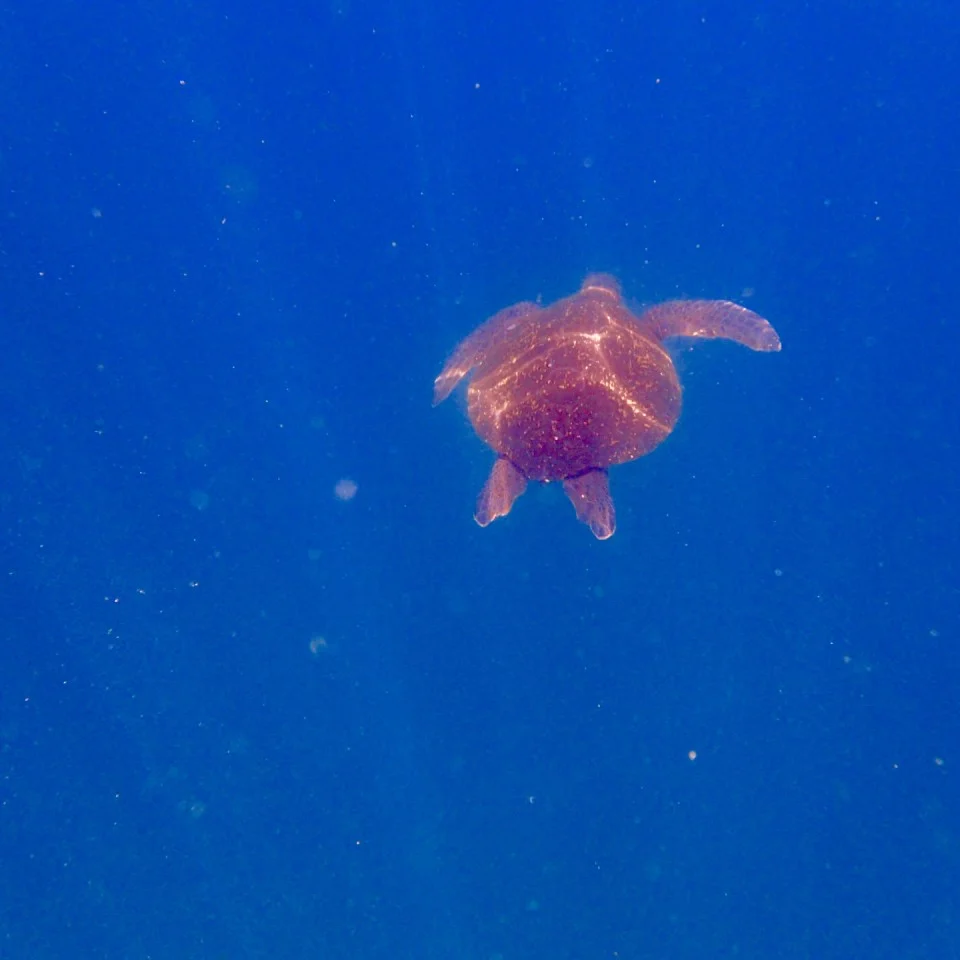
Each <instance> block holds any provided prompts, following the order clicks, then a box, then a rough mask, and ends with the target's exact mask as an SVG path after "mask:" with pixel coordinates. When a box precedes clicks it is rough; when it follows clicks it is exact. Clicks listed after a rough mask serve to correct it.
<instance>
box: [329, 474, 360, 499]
mask: <svg viewBox="0 0 960 960" xmlns="http://www.w3.org/2000/svg"><path fill="white" fill-rule="evenodd" d="M358 489H359V487H358V486H357V482H356V481H355V480H351V479H350V478H349V477H341V478H340V479H339V480H338V481H337V482H336V484H335V485H334V488H333V495H334V496H335V497H336V498H337V499H338V500H340V501H341V502H343V503H346V502H347V501H348V500H352V499H353V498H354V497H355V496H356V495H357V490H358Z"/></svg>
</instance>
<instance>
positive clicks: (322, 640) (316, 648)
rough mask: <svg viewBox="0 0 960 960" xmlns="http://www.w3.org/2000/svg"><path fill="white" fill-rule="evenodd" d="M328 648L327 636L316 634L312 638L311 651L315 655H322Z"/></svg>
mask: <svg viewBox="0 0 960 960" xmlns="http://www.w3.org/2000/svg"><path fill="white" fill-rule="evenodd" d="M326 649H327V638H326V637H321V636H316V637H311V638H310V652H311V653H312V654H313V655H314V656H315V657H318V656H320V654H321V653H323V652H324V651H325V650H326Z"/></svg>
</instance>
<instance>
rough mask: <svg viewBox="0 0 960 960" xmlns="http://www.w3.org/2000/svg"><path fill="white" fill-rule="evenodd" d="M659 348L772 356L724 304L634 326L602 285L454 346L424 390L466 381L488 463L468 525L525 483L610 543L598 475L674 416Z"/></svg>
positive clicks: (500, 320)
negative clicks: (713, 348)
mask: <svg viewBox="0 0 960 960" xmlns="http://www.w3.org/2000/svg"><path fill="white" fill-rule="evenodd" d="M670 337H699V338H706V339H716V338H722V339H726V340H735V341H736V342H737V343H742V344H743V345H744V346H747V347H750V348H751V349H752V350H764V351H772V350H779V349H780V338H779V337H778V336H777V333H776V331H775V330H774V329H773V327H772V326H771V325H770V324H769V323H768V322H767V321H766V320H764V319H763V318H762V317H760V316H758V315H757V314H755V313H753V311H751V310H748V309H747V308H746V307H741V306H739V305H738V304H735V303H730V302H729V301H727V300H670V301H668V302H666V303H661V304H657V305H656V306H653V307H650V308H649V309H647V310H645V311H644V312H643V313H641V314H640V315H639V316H637V315H636V314H634V313H633V312H632V311H631V310H629V309H628V308H627V307H626V306H625V305H624V303H623V299H622V297H621V295H620V285H619V283H618V282H617V281H616V279H614V278H613V277H611V276H609V275H607V274H592V275H591V276H589V277H587V279H586V280H585V281H584V282H583V286H581V288H580V290H579V292H578V293H575V294H573V295H572V296H569V297H565V298H564V299H562V300H558V301H557V302H556V303H553V304H550V305H549V306H546V307H543V306H539V305H538V304H535V303H530V302H523V303H517V304H514V306H512V307H507V308H506V309H505V310H501V311H500V312H499V313H497V314H495V315H494V316H492V317H491V318H490V319H489V320H487V321H486V323H484V324H482V325H481V326H480V327H478V328H477V329H476V330H474V332H473V333H471V334H470V336H468V337H467V338H466V339H465V340H464V341H462V342H461V343H460V345H459V346H458V347H457V348H456V349H455V350H454V352H453V354H452V356H451V357H450V359H449V360H448V361H447V363H446V365H445V366H444V368H443V370H442V371H441V373H440V376H438V377H437V379H436V381H435V383H434V387H433V403H434V406H436V404H438V403H440V402H441V401H442V400H444V399H445V398H446V397H447V396H448V395H449V394H450V392H451V391H452V390H453V388H454V387H455V386H456V385H457V384H458V383H459V382H460V381H461V380H462V379H463V378H464V377H465V376H466V375H467V374H468V373H470V371H473V377H472V379H471V381H470V385H469V387H468V389H467V412H468V414H469V416H470V422H471V423H472V424H473V427H474V429H475V430H476V432H477V434H478V435H479V436H480V438H481V439H483V440H484V441H485V442H486V443H487V444H489V445H490V446H491V447H493V449H494V450H495V451H496V452H497V460H496V462H495V463H494V465H493V469H492V470H491V472H490V476H489V477H488V479H487V482H486V484H485V485H484V487H483V490H482V491H481V492H480V496H479V498H478V500H477V508H476V512H475V514H474V516H475V518H476V521H477V523H479V524H480V526H481V527H485V526H486V525H487V524H488V523H490V522H491V521H492V520H496V519H497V517H502V516H505V515H506V514H508V513H509V512H510V508H511V507H512V506H513V502H514V500H516V499H517V497H519V496H520V494H521V493H523V491H524V490H525V489H526V486H527V481H528V480H540V481H550V480H560V481H561V482H562V483H563V489H564V491H565V492H566V494H567V496H568V497H569V498H570V501H571V502H572V503H573V506H574V509H575V510H576V512H577V517H578V518H579V519H580V520H582V521H583V522H584V523H586V524H587V525H588V526H589V527H590V529H591V530H592V531H593V533H594V535H595V536H596V537H597V538H598V539H601V540H605V539H606V538H607V537H610V536H612V535H613V531H614V529H615V527H616V519H615V514H614V509H613V500H612V499H611V497H610V488H609V485H608V482H607V468H608V467H610V466H613V465H614V464H618V463H625V462H626V461H628V460H635V459H636V458H637V457H642V456H643V455H644V454H646V453H649V452H650V451H651V450H653V449H654V447H656V446H657V445H658V444H660V443H661V442H662V441H663V440H664V439H665V438H666V437H667V435H668V434H669V433H670V431H671V430H672V429H673V427H674V424H675V423H676V422H677V417H678V416H679V415H680V382H679V380H678V378H677V371H676V369H675V367H674V365H673V361H672V360H671V358H670V354H669V353H668V352H667V350H666V349H665V347H664V346H663V341H664V340H666V339H668V338H670Z"/></svg>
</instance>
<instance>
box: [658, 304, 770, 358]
mask: <svg viewBox="0 0 960 960" xmlns="http://www.w3.org/2000/svg"><path fill="white" fill-rule="evenodd" d="M640 320H641V322H643V323H649V324H650V325H651V326H652V327H653V329H654V331H655V333H656V335H657V337H658V338H659V339H660V340H666V339H667V338H668V337H697V338H700V339H704V340H734V341H736V342H737V343H742V344H743V345H744V346H745V347H749V348H750V349H751V350H763V351H776V350H779V349H780V338H779V337H778V336H777V331H776V330H774V329H773V327H772V326H771V325H770V324H769V323H768V322H767V321H766V320H764V319H763V317H761V316H760V315H759V314H756V313H754V312H753V311H752V310H748V309H747V308H746V307H741V306H740V305H739V304H738V303H731V302H730V301H729V300H668V301H667V302H666V303H658V304H657V305H656V306H655V307H651V308H650V309H649V310H646V311H645V312H644V313H643V314H642V315H641V317H640Z"/></svg>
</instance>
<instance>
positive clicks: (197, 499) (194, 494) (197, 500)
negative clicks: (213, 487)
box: [190, 490, 210, 510]
mask: <svg viewBox="0 0 960 960" xmlns="http://www.w3.org/2000/svg"><path fill="white" fill-rule="evenodd" d="M190 506H191V507H194V508H195V509H196V510H206V509H207V507H208V506H210V494H209V493H207V492H206V491H204V490H191V491H190Z"/></svg>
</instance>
